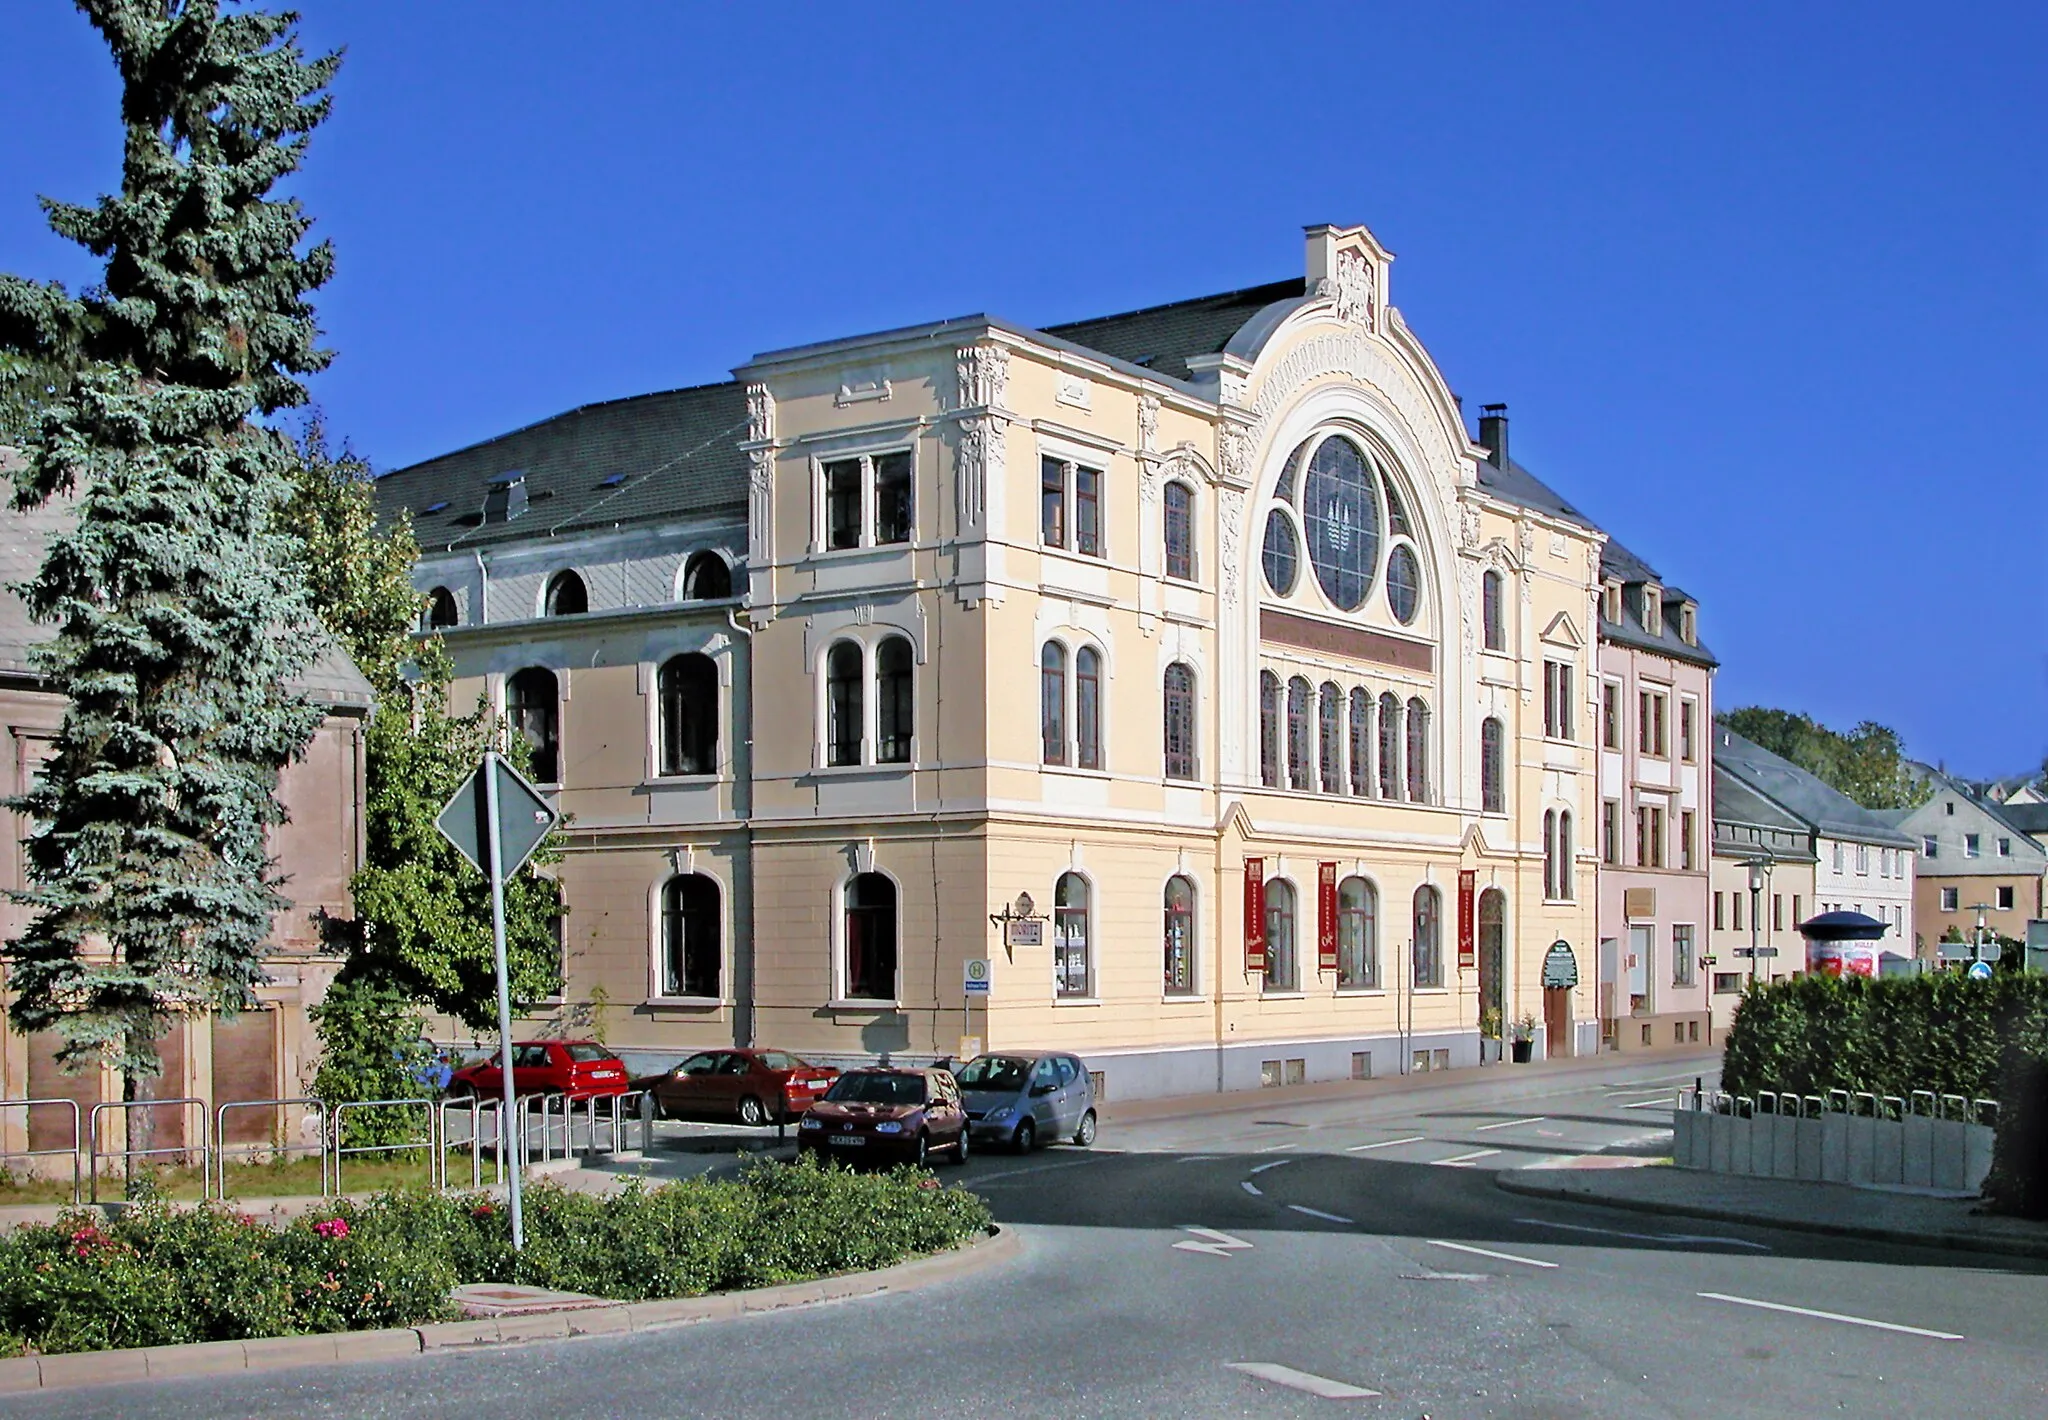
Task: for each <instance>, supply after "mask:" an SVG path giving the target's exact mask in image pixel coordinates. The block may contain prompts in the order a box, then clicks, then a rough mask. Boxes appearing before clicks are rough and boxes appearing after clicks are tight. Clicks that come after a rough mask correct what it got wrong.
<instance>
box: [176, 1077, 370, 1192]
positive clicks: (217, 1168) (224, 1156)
mask: <svg viewBox="0 0 2048 1420" xmlns="http://www.w3.org/2000/svg"><path fill="white" fill-rule="evenodd" d="M295 1105H311V1106H312V1107H313V1108H314V1110H315V1111H316V1120H317V1123H316V1125H315V1128H314V1132H313V1142H312V1143H310V1144H294V1143H292V1142H291V1141H290V1139H289V1138H288V1137H286V1136H285V1134H284V1131H282V1130H276V1129H274V1130H273V1131H272V1135H271V1142H270V1143H267V1144H256V1143H251V1144H230V1143H229V1142H228V1111H229V1110H231V1109H243V1110H247V1109H273V1110H274V1109H290V1108H292V1107H293V1106H295ZM327 1115H328V1110H327V1102H326V1101H325V1100H321V1099H315V1098H314V1097H313V1096H311V1095H297V1096H294V1097H292V1098H290V1099H275V1100H229V1101H228V1102H227V1103H226V1104H223V1105H222V1106H220V1108H218V1109H216V1110H215V1111H214V1112H213V1177H214V1190H213V1196H214V1197H215V1198H225V1197H227V1196H228V1156H229V1155H230V1154H239V1155H245V1156H247V1157H248V1158H250V1159H252V1160H254V1159H256V1158H259V1157H262V1156H264V1155H270V1156H273V1157H282V1158H289V1157H291V1156H292V1155H293V1154H304V1153H309V1152H310V1153H312V1154H315V1155H317V1156H318V1157H319V1160H320V1196H321V1197H322V1198H327V1197H331V1196H332V1195H333V1194H334V1193H335V1192H337V1191H338V1190H336V1189H335V1188H334V1187H333V1186H332V1184H331V1182H330V1179H329V1170H330V1167H331V1166H332V1163H333V1162H334V1160H333V1158H332V1156H331V1155H330V1154H329V1153H328V1151H327ZM204 1192H205V1190H204V1189H203V1188H202V1189H201V1193H202V1194H203V1193H204Z"/></svg>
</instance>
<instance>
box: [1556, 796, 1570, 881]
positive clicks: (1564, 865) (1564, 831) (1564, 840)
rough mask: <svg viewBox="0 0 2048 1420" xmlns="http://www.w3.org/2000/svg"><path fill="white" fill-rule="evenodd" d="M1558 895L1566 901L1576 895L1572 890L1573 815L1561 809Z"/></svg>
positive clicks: (1559, 821) (1558, 820)
mask: <svg viewBox="0 0 2048 1420" xmlns="http://www.w3.org/2000/svg"><path fill="white" fill-rule="evenodd" d="M1557 895H1558V897H1559V898H1560V899H1562V900H1563V901H1565V902H1570V901H1571V900H1572V898H1573V896H1574V893H1573V890H1572V816H1571V811H1570V810H1568V809H1566V810H1560V811H1559V813H1558V815H1557Z"/></svg>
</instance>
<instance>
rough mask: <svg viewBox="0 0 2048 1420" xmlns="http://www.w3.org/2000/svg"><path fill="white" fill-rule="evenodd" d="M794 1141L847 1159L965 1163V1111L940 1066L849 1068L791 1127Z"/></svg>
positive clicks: (852, 1161) (820, 1153) (799, 1146)
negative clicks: (937, 1156) (946, 1157)
mask: <svg viewBox="0 0 2048 1420" xmlns="http://www.w3.org/2000/svg"><path fill="white" fill-rule="evenodd" d="M796 1146H797V1150H798V1152H799V1153H800V1154H801V1153H802V1152H803V1151H804V1150H809V1151H811V1152H812V1153H815V1154H817V1155H818V1156H819V1157H821V1158H833V1159H839V1160H841V1161H843V1162H845V1163H848V1164H864V1163H874V1164H899V1163H912V1164H923V1163H926V1162H928V1161H929V1160H930V1157H931V1155H932V1154H934V1153H946V1154H950V1155H951V1156H952V1160H953V1162H954V1163H956V1164H964V1163H966V1162H967V1153H968V1149H969V1148H970V1147H971V1146H970V1144H969V1141H968V1137H967V1112H966V1111H965V1110H964V1109H962V1108H961V1106H960V1087H959V1086H958V1085H957V1084H955V1083H954V1081H953V1077H952V1076H951V1075H950V1074H948V1073H947V1072H946V1071H944V1070H894V1069H873V1070H848V1071H847V1072H846V1073H845V1074H843V1075H841V1076H840V1077H839V1078H838V1079H837V1080H834V1081H833V1082H832V1088H831V1089H829V1090H827V1091H826V1092H825V1097H824V1098H823V1099H821V1100H819V1101H818V1102H817V1103H816V1104H814V1105H812V1106H811V1108H810V1110H809V1112H808V1113H806V1114H805V1115H804V1117H803V1119H802V1121H801V1122H800V1123H799V1124H798V1126H797V1136H796Z"/></svg>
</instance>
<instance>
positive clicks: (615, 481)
mask: <svg viewBox="0 0 2048 1420" xmlns="http://www.w3.org/2000/svg"><path fill="white" fill-rule="evenodd" d="M625 481H626V475H625V474H623V473H608V474H606V475H605V476H604V477H603V478H600V479H599V480H598V481H597V486H598V487H599V488H617V487H618V486H619V485H620V484H621V483H624V482H625Z"/></svg>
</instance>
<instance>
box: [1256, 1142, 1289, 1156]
mask: <svg viewBox="0 0 2048 1420" xmlns="http://www.w3.org/2000/svg"><path fill="white" fill-rule="evenodd" d="M1293 1147H1294V1146H1293V1145H1292V1144H1268V1145H1267V1146H1266V1147H1265V1148H1263V1149H1254V1150H1252V1152H1253V1153H1254V1154H1277V1153H1279V1152H1280V1151H1281V1150H1282V1149H1291V1148H1293Z"/></svg>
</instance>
